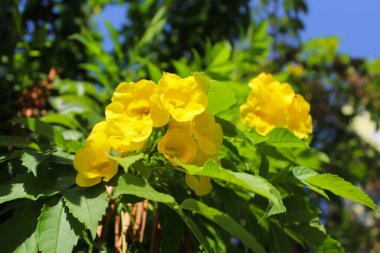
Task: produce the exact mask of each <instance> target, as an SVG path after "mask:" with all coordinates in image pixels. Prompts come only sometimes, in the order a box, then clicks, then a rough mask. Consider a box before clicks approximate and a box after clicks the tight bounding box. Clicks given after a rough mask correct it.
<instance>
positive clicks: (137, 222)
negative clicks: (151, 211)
mask: <svg viewBox="0 0 380 253" xmlns="http://www.w3.org/2000/svg"><path fill="white" fill-rule="evenodd" d="M135 205H136V206H137V213H136V219H135V225H134V226H133V237H135V236H136V235H137V231H138V230H139V229H140V226H141V219H142V215H143V210H144V208H143V202H140V203H137V204H135Z"/></svg>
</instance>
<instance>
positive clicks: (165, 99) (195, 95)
mask: <svg viewBox="0 0 380 253" xmlns="http://www.w3.org/2000/svg"><path fill="white" fill-rule="evenodd" d="M206 91H207V85H206V84H205V79H204V78H203V77H201V76H199V75H198V76H195V77H194V76H189V77H186V78H181V77H179V76H177V75H175V74H170V73H165V72H164V73H163V76H162V78H161V79H160V81H159V82H158V94H159V98H160V101H161V103H162V105H163V107H164V108H165V109H166V110H167V111H168V112H169V113H170V115H171V116H172V117H173V118H174V119H175V120H176V121H179V122H185V121H190V120H192V119H193V118H194V117H195V116H196V115H198V114H201V113H202V112H203V111H204V110H205V109H206V106H207V96H206Z"/></svg>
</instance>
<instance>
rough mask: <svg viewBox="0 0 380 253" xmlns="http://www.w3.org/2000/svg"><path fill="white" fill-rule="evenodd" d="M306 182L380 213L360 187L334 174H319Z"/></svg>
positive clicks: (306, 179)
mask: <svg viewBox="0 0 380 253" xmlns="http://www.w3.org/2000/svg"><path fill="white" fill-rule="evenodd" d="M304 181H305V182H307V183H309V184H311V185H314V186H316V187H319V188H322V189H324V190H329V191H331V192H332V193H334V194H335V195H338V196H340V197H343V198H346V199H349V200H352V201H355V202H358V203H360V204H362V205H365V206H368V207H369V208H371V209H373V210H375V211H377V212H380V211H379V209H378V208H377V205H376V204H375V203H374V202H373V200H372V199H371V198H370V197H368V195H367V194H365V193H364V192H363V191H362V190H360V189H359V188H358V187H356V186H354V185H352V184H351V183H349V182H347V181H345V180H344V179H342V178H340V177H338V176H337V175H333V174H317V175H313V176H310V177H307V178H305V179H304Z"/></svg>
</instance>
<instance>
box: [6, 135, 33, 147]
mask: <svg viewBox="0 0 380 253" xmlns="http://www.w3.org/2000/svg"><path fill="white" fill-rule="evenodd" d="M8 146H11V147H15V148H24V149H34V150H40V147H39V146H38V145H37V144H36V143H34V142H32V141H29V140H26V139H24V138H22V137H18V136H5V135H0V147H8Z"/></svg>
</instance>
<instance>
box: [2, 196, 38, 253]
mask: <svg viewBox="0 0 380 253" xmlns="http://www.w3.org/2000/svg"><path fill="white" fill-rule="evenodd" d="M40 209H41V205H40V204H39V203H36V202H33V203H30V204H28V205H27V206H26V207H24V208H23V209H21V210H16V211H15V212H14V213H13V215H12V216H11V217H10V218H9V219H8V220H6V221H5V222H4V223H2V224H1V225H0V238H1V240H0V249H1V252H13V250H15V249H16V248H17V247H18V246H19V245H20V244H22V243H23V242H24V241H25V240H27V239H28V237H30V236H31V235H32V234H33V232H34V231H35V229H36V226H37V218H38V216H39V215H40ZM25 243H26V242H25ZM28 244H29V242H28ZM30 244H32V242H30ZM32 250H33V248H31V249H30V251H29V249H28V253H29V252H32Z"/></svg>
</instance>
